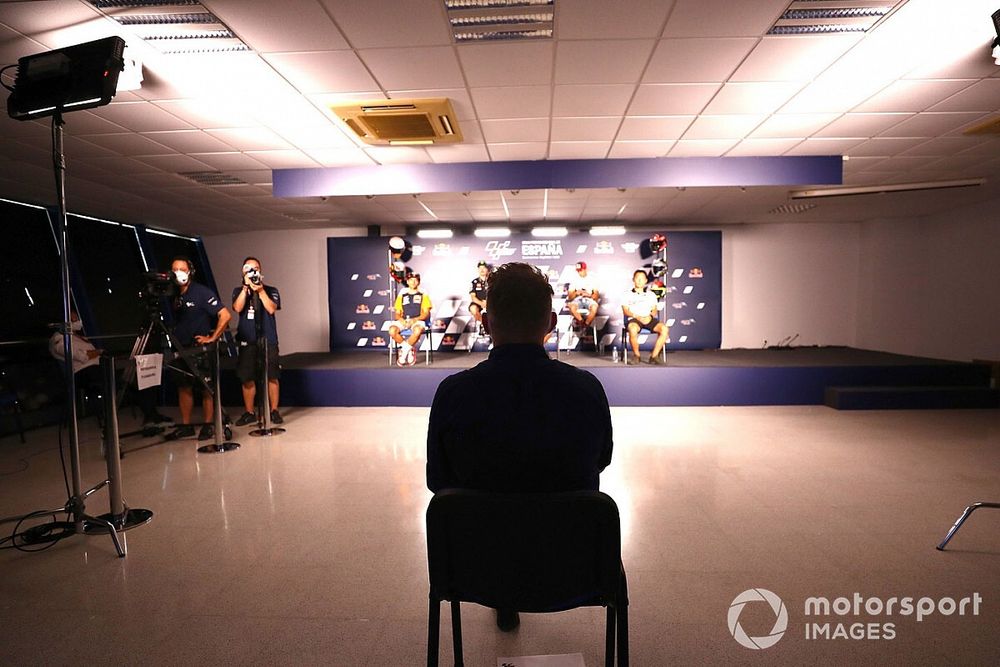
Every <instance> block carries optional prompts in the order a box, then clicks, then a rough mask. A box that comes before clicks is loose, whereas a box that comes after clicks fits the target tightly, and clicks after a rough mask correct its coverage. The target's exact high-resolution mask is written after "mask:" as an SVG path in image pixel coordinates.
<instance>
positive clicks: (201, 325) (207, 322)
mask: <svg viewBox="0 0 1000 667" xmlns="http://www.w3.org/2000/svg"><path fill="white" fill-rule="evenodd" d="M170 273H171V274H172V275H173V279H174V282H175V283H176V284H177V289H178V295H177V297H176V298H175V299H174V331H173V339H174V342H175V343H176V344H177V345H179V346H180V347H181V348H182V349H180V350H178V352H179V353H180V354H181V356H182V357H183V358H184V360H185V361H186V364H187V366H188V368H189V370H190V371H191V373H186V372H183V371H181V370H180V369H178V368H174V383H175V384H176V385H177V405H178V407H179V408H180V413H181V424H180V425H178V426H177V428H175V429H174V430H173V432H171V433H170V434H169V435H168V436H167V438H168V439H170V440H176V439H179V438H190V437H192V436H194V426H192V425H191V413H192V411H193V410H194V388H195V385H196V384H199V385H200V381H199V380H198V377H200V378H211V377H212V376H213V373H212V364H211V361H210V359H209V352H208V351H207V350H204V349H199V350H197V351H195V352H193V353H192V352H191V351H190V350H184V349H183V348H188V347H197V346H200V345H210V344H212V343H215V342H216V341H217V340H219V338H221V337H222V334H223V333H224V332H225V331H226V327H227V326H228V325H229V320H231V319H232V315H230V314H229V309H228V308H226V307H225V306H223V305H222V304H221V303H219V297H217V296H216V295H215V292H213V291H212V290H210V289H209V288H208V287H206V286H204V285H202V284H200V283H196V282H194V281H193V280H192V277H193V276H194V273H195V271H194V265H193V264H192V263H191V260H190V259H188V258H187V257H183V256H178V257H175V258H174V259H173V261H172V262H171V263H170ZM195 374H197V377H196V376H195ZM201 408H202V416H203V417H204V421H203V422H202V427H201V431H200V432H199V433H198V439H199V440H211V439H212V438H214V437H215V427H214V426H213V424H212V417H213V414H212V409H213V403H212V395H211V393H209V392H208V391H202V397H201Z"/></svg>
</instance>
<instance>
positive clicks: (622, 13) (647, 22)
mask: <svg viewBox="0 0 1000 667" xmlns="http://www.w3.org/2000/svg"><path fill="white" fill-rule="evenodd" d="M671 4H672V2H671V0H628V1H624V0H619V1H618V2H608V1H607V0H572V1H571V2H557V3H556V11H557V14H556V21H555V23H556V37H557V38H559V39H635V38H640V37H656V36H657V35H659V34H660V30H661V29H662V28H663V22H664V20H665V19H666V18H667V13H668V12H669V11H670V6H671Z"/></svg>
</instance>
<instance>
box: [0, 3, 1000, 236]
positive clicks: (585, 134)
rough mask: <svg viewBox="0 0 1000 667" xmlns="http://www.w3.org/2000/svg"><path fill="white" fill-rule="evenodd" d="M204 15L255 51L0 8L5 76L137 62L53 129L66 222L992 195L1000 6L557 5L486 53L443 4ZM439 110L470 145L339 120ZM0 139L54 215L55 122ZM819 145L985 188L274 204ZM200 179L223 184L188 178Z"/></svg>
mask: <svg viewBox="0 0 1000 667" xmlns="http://www.w3.org/2000/svg"><path fill="white" fill-rule="evenodd" d="M202 4H203V5H205V7H207V8H208V10H209V11H211V12H212V13H214V14H215V15H216V16H218V17H219V18H220V19H221V20H222V21H223V22H224V23H225V25H226V26H228V27H229V28H230V29H231V30H232V32H233V33H234V34H235V35H236V36H237V37H238V38H239V39H240V40H242V42H243V43H245V44H246V45H247V46H248V47H249V49H250V50H249V51H246V52H243V53H226V54H192V55H164V54H162V53H160V52H158V51H157V50H156V49H155V48H152V47H151V46H150V45H149V44H146V43H143V42H142V41H141V40H138V39H137V38H136V34H135V33H133V32H130V31H129V30H130V29H129V28H127V27H125V26H121V25H119V24H118V23H117V22H115V21H113V20H112V19H111V18H109V17H108V16H106V15H103V14H102V13H101V12H100V11H98V10H96V9H94V7H93V6H92V5H91V4H90V3H88V2H85V1H83V0H32V1H23V2H18V1H14V2H10V1H2V0H0V64H7V63H14V62H16V61H17V59H18V58H19V57H21V56H25V55H30V54H33V53H39V52H43V51H47V50H50V49H54V48H59V47H64V46H69V45H72V44H76V43H79V42H83V41H88V40H91V39H97V38H99V37H104V36H107V35H111V34H119V35H121V36H123V37H124V38H125V39H126V40H127V41H128V43H129V49H128V51H127V53H128V54H130V55H132V56H133V57H140V58H141V60H142V62H143V64H144V70H143V73H144V77H145V80H144V82H143V85H142V88H140V89H138V90H135V91H132V92H122V93H119V94H118V96H117V97H116V98H115V101H114V102H113V103H112V104H111V105H109V106H107V107H102V108H98V109H94V110H91V111H79V112H75V113H72V114H67V115H66V117H65V118H66V134H67V142H66V159H67V166H68V172H67V173H68V181H67V199H68V205H69V207H70V209H71V210H74V211H77V212H81V213H86V214H90V215H97V216H102V217H107V218H112V219H117V220H123V221H128V222H137V223H145V224H150V225H155V226H159V227H165V228H168V229H174V230H177V231H182V232H187V233H195V234H203V235H212V234H221V233H229V232H234V231H239V230H263V229H301V228H309V227H356V226H359V225H372V224H378V225H386V226H398V225H418V226H419V225H437V224H439V223H441V222H445V223H450V224H454V225H459V226H461V225H472V224H474V223H478V222H483V221H488V222H502V221H506V220H508V219H509V220H510V221H511V222H513V223H518V224H530V223H537V222H541V221H542V220H543V219H544V220H545V221H547V222H551V223H559V224H567V225H570V226H572V225H574V224H578V225H588V224H593V223H595V222H601V221H612V220H613V221H617V222H618V223H621V224H626V225H629V224H631V225H643V226H656V225H723V224H734V223H744V222H819V221H822V222H852V221H862V220H868V219H876V218H913V217H917V216H920V215H924V214H927V213H933V212H938V211H946V210H953V209H955V208H956V207H959V206H962V205H965V204H970V203H978V202H981V201H985V200H997V199H1000V189H998V188H997V185H996V182H997V181H1000V139H998V138H997V137H996V136H975V137H973V136H966V135H964V134H963V131H964V130H966V129H968V128H970V127H974V126H976V125H978V124H980V123H982V122H983V121H984V120H987V119H989V118H991V117H995V116H997V115H998V114H1000V67H998V66H997V65H995V64H994V62H993V59H992V58H991V57H990V49H989V44H990V41H991V40H992V38H993V37H994V33H993V27H992V23H991V21H990V14H991V13H992V11H994V10H995V9H996V6H995V4H996V2H995V0H989V1H986V0H965V1H964V2H961V3H941V2H940V1H939V0H907V1H906V2H902V3H899V5H898V6H897V7H896V9H895V10H894V12H893V13H891V14H890V15H889V16H888V17H886V18H885V19H883V20H882V21H881V22H880V23H878V24H877V25H876V27H875V28H874V29H872V30H871V31H870V32H868V33H863V34H862V33H853V34H829V35H804V36H774V35H767V34H766V33H767V31H768V29H769V28H770V27H771V26H772V25H773V24H774V23H775V21H776V20H777V19H778V17H779V16H780V15H781V14H782V12H783V11H784V10H785V9H786V8H787V7H788V5H789V2H788V0H755V1H754V2H739V3H736V2H732V0H675V1H673V2H671V1H669V0H619V1H616V2H607V1H606V0H556V3H555V27H554V37H553V39H550V40H530V41H521V42H498V43H475V44H456V43H455V42H454V37H453V36H452V33H451V31H450V27H449V23H448V18H447V12H446V10H445V6H444V3H443V1H442V0H356V1H353V2H348V1H346V0H282V1H281V2H274V0H266V1H263V0H203V3H202ZM887 4H892V3H891V2H889V3H887ZM943 5H946V7H943ZM4 82H5V83H8V84H10V83H11V82H12V80H11V78H10V77H9V76H7V75H5V76H4ZM430 97H447V98H449V99H450V100H451V102H452V105H453V107H454V111H455V114H456V116H457V118H458V121H459V123H460V125H461V130H462V133H463V135H464V138H465V141H464V142H463V143H461V144H458V145H451V146H429V147H418V146H399V147H397V146H393V147H385V146H367V145H365V144H363V143H362V142H361V141H360V140H358V139H357V138H355V137H353V136H351V133H350V132H349V131H345V128H343V126H342V125H341V124H340V123H339V121H337V120H336V118H335V117H334V115H333V113H332V112H331V111H330V109H329V107H330V105H331V104H333V103H336V102H342V101H345V100H368V99H382V98H395V99H401V98H430ZM0 136H2V137H3V139H2V141H0V196H3V197H8V198H12V199H18V200H23V201H31V202H35V203H41V204H48V203H51V202H53V201H54V186H53V177H52V168H51V154H50V151H51V146H50V142H49V127H48V121H47V120H40V121H29V122H17V121H13V120H10V119H9V118H7V117H3V118H2V119H0ZM829 154H843V155H845V156H846V158H847V159H846V160H845V162H844V182H845V184H847V185H851V186H865V185H883V184H898V183H906V182H915V181H920V182H933V181H941V180H954V179H965V178H985V179H986V183H985V185H983V186H981V187H978V188H963V189H960V190H941V191H933V192H924V193H892V194H886V195H878V196H864V197H846V198H838V199H837V200H826V199H822V200H813V203H815V204H816V206H815V208H810V209H808V210H806V211H803V212H799V213H789V212H780V213H773V212H771V211H773V210H774V209H776V208H778V207H780V206H781V205H782V204H785V203H788V202H789V192H788V190H789V189H788V188H780V187H762V188H747V189H746V191H743V190H741V189H739V188H686V189H683V190H681V189H676V188H669V189H664V188H659V189H652V188H650V189H646V188H640V189H629V190H625V191H624V192H622V191H619V190H617V189H611V190H585V189H579V190H576V191H573V192H568V191H558V192H555V191H550V192H548V193H545V192H541V191H539V192H532V191H524V192H519V193H517V194H512V193H510V192H504V193H500V192H483V193H470V194H463V193H461V192H455V193H441V194H435V195H421V196H420V197H419V199H418V198H415V197H413V196H410V195H397V196H386V197H382V196H379V197H375V198H367V197H343V198H337V197H330V198H327V199H325V200H323V199H320V198H311V199H279V198H275V197H273V196H272V193H271V170H272V169H281V168H300V167H315V168H320V167H338V166H359V165H361V166H373V165H380V164H398V163H440V162H476V161H507V160H540V159H549V160H555V159H569V158H600V159H616V158H630V157H686V156H752V155H829ZM202 172H222V173H224V174H225V175H226V176H228V177H231V179H228V178H227V179H221V180H224V181H227V182H230V183H234V184H231V185H216V184H212V183H215V182H217V181H219V180H220V179H213V178H202V179H200V180H202V181H205V182H206V183H208V184H203V183H199V182H198V181H196V180H193V179H192V177H191V176H189V174H193V173H202ZM415 194H419V193H415ZM501 194H503V199H504V200H505V201H506V204H507V207H506V209H505V207H504V201H502V200H501ZM998 203H1000V201H998ZM623 207H624V208H623ZM508 211H509V213H508ZM508 215H509V218H508Z"/></svg>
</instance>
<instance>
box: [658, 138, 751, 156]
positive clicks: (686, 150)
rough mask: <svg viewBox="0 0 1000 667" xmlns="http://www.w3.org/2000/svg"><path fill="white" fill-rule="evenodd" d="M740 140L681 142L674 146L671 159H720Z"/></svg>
mask: <svg viewBox="0 0 1000 667" xmlns="http://www.w3.org/2000/svg"><path fill="white" fill-rule="evenodd" d="M737 141H739V140H738V139H708V140H681V141H678V142H677V143H676V144H674V147H673V148H672V149H671V150H670V154H669V157H719V156H721V155H724V154H725V153H726V152H727V151H728V150H729V149H731V148H732V147H733V146H735V145H736V142H737Z"/></svg>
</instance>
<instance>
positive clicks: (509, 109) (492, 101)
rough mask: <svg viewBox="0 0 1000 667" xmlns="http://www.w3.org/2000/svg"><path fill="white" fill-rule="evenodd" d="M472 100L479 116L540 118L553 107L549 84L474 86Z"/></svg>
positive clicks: (484, 117)
mask: <svg viewBox="0 0 1000 667" xmlns="http://www.w3.org/2000/svg"><path fill="white" fill-rule="evenodd" d="M472 101H473V102H474V103H475V105H476V112H477V115H478V116H479V118H481V119H486V118H539V117H541V116H548V115H549V113H550V111H551V108H552V92H551V89H550V88H549V86H512V87H510V88H473V89H472Z"/></svg>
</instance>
